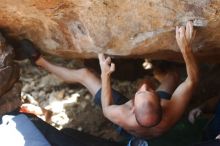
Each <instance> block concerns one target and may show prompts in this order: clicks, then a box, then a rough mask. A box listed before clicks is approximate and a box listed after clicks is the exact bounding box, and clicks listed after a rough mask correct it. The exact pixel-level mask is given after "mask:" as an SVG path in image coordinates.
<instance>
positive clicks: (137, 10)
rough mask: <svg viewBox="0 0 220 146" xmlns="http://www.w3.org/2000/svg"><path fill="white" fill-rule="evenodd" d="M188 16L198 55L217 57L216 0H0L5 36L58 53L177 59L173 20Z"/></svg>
mask: <svg viewBox="0 0 220 146" xmlns="http://www.w3.org/2000/svg"><path fill="white" fill-rule="evenodd" d="M188 20H193V23H194V26H196V29H197V36H196V39H195V41H194V43H193V49H194V52H195V53H196V55H197V57H198V58H199V60H202V61H204V62H215V63H217V62H219V59H218V56H219V55H220V41H219V40H220V1H219V0H135V1H131V0H123V1H118V0H113V1H112V0H41V1H39V0H31V1H30V0H17V1H14V0H0V28H1V29H2V31H3V32H4V34H5V35H6V36H7V37H8V38H12V39H16V40H20V39H23V38H27V39H30V40H32V41H33V42H34V43H35V44H36V45H37V46H38V47H39V48H40V49H41V51H43V52H46V53H49V54H53V55H58V56H61V57H64V58H95V57H97V55H96V54H97V53H99V52H104V53H106V54H110V55H115V56H120V57H126V58H129V57H130V58H135V57H139V58H151V59H164V60H175V61H180V60H182V57H181V54H180V52H179V49H178V47H177V44H176V41H175V31H174V30H175V26H177V25H185V24H186V22H187V21H188Z"/></svg>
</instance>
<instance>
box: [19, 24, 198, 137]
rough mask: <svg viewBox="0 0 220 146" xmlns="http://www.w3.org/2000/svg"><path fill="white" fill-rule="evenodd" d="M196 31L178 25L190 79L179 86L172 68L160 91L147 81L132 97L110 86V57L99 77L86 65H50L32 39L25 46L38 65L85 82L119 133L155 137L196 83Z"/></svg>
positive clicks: (181, 107) (172, 119) (178, 115)
mask: <svg viewBox="0 0 220 146" xmlns="http://www.w3.org/2000/svg"><path fill="white" fill-rule="evenodd" d="M194 34H195V33H194V30H193V25H192V23H191V22H188V23H187V25H186V28H185V27H177V28H176V40H177V44H178V46H179V47H180V51H181V53H182V55H183V58H184V61H185V63H186V70H187V78H186V79H185V80H184V81H183V82H182V83H181V84H180V85H178V83H179V77H178V74H177V72H176V71H169V72H168V73H167V74H166V75H164V77H163V79H162V81H161V85H160V86H159V88H158V89H157V90H153V88H152V87H151V86H150V84H148V82H146V83H144V84H143V85H142V86H141V87H140V88H139V90H138V91H137V92H136V93H135V95H134V98H132V99H130V100H129V99H127V98H126V97H124V96H123V95H121V94H120V93H119V92H117V91H115V90H114V89H112V88H111V84H110V80H111V74H112V73H113V72H114V70H115V66H114V63H112V62H111V58H110V57H107V58H105V57H104V55H103V54H99V63H100V67H101V71H102V72H101V79H100V78H98V77H97V76H96V75H95V74H94V73H92V72H91V71H89V70H88V69H86V68H83V69H78V70H74V69H67V68H64V67H60V66H57V65H54V64H51V63H50V62H48V61H46V60H45V59H44V58H43V57H42V56H40V55H37V50H36V49H35V47H34V46H33V44H32V43H31V42H30V41H27V40H24V41H23V48H24V50H29V52H31V53H29V55H30V56H35V57H30V59H32V60H33V62H35V64H36V65H38V66H40V67H42V68H44V69H46V70H48V71H49V72H51V73H53V74H55V75H57V76H58V77H59V78H61V79H63V80H64V81H65V82H67V83H80V84H82V85H84V86H85V87H86V88H87V89H88V90H89V91H90V93H91V94H92V95H93V96H94V101H95V103H96V104H98V105H99V106H101V107H102V109H103V113H104V116H105V117H106V118H108V119H109V120H110V121H111V122H113V123H114V124H116V125H118V126H119V127H122V128H121V131H120V132H122V133H125V131H127V132H128V133H130V134H131V135H133V136H135V137H142V138H152V137H156V136H159V135H161V134H163V133H164V132H166V131H167V130H169V129H170V128H171V127H172V126H174V125H175V123H176V122H177V121H178V120H179V119H180V118H181V116H182V114H183V113H184V111H185V109H186V107H187V105H188V103H189V101H190V99H191V97H192V93H193V91H194V89H195V87H196V85H197V82H198V73H199V71H198V67H197V63H196V60H195V58H194V55H193V51H192V48H191V42H192V40H193V38H194ZM24 52H25V51H24ZM26 52H27V51H26ZM34 53H35V54H34ZM36 56H37V57H36ZM177 86H178V87H177ZM101 89H102V90H101ZM123 129H124V130H125V131H124V130H123Z"/></svg>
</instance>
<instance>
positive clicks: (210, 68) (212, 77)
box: [20, 58, 220, 140]
mask: <svg viewBox="0 0 220 146" xmlns="http://www.w3.org/2000/svg"><path fill="white" fill-rule="evenodd" d="M49 60H51V59H50V58H49ZM51 61H52V62H54V63H56V64H58V65H61V66H66V67H68V68H74V69H77V68H81V67H83V63H82V61H79V60H74V61H65V60H62V59H56V60H51ZM20 65H21V81H22V82H23V89H22V98H23V99H25V100H24V101H25V102H31V103H32V104H35V105H38V106H41V107H44V108H46V109H49V110H51V111H53V116H52V118H51V122H50V124H51V125H53V126H55V127H56V128H58V129H61V128H65V127H69V128H74V129H77V130H79V131H83V132H86V133H90V134H92V135H95V136H99V137H103V138H107V139H113V140H121V137H120V136H119V135H118V134H117V133H116V132H115V130H114V128H113V125H112V124H111V123H110V122H109V121H108V120H107V119H105V118H104V117H103V114H102V111H101V109H100V108H99V107H97V106H96V105H95V104H94V102H93V97H92V96H91V95H90V94H89V92H88V90H87V89H86V88H84V87H83V86H81V85H79V84H67V83H64V82H62V81H61V80H59V79H58V78H57V77H55V76H54V75H51V74H50V73H48V72H46V71H44V70H43V69H41V68H38V67H36V66H33V65H31V64H30V63H29V62H28V61H27V62H26V61H23V62H20ZM183 67H184V66H183ZM183 69H184V68H183ZM183 71H184V70H183ZM219 73H220V69H219V65H207V64H202V65H201V75H200V78H201V80H200V83H199V86H198V88H197V90H196V92H195V94H194V96H193V99H192V102H191V103H190V105H189V108H188V109H187V111H189V110H190V109H191V108H192V107H194V106H195V105H198V104H200V103H202V102H203V101H204V100H206V99H207V98H210V97H212V96H215V95H217V94H218V91H219V89H218V88H219V87H220V86H219V84H220V82H218V81H219V77H218V75H219ZM182 78H183V79H184V73H183V74H182ZM139 81H140V79H137V80H135V81H119V80H113V83H112V84H113V87H114V88H116V89H117V90H120V91H121V92H122V93H123V94H124V95H125V96H127V97H132V96H133V95H134V93H135V90H136V87H137V86H138V83H139ZM185 115H187V112H186V114H185Z"/></svg>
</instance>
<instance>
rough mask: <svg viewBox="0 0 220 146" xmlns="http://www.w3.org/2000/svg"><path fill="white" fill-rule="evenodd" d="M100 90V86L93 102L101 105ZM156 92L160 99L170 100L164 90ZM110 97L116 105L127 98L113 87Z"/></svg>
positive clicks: (122, 102) (169, 95)
mask: <svg viewBox="0 0 220 146" xmlns="http://www.w3.org/2000/svg"><path fill="white" fill-rule="evenodd" d="M101 92H102V89H101V88H100V89H99V90H98V92H97V93H96V94H95V98H94V101H95V103H96V104H97V105H99V106H100V107H101ZM156 93H157V95H158V96H159V97H160V98H161V99H166V100H170V98H171V94H169V93H167V92H165V91H156ZM112 98H113V102H114V104H116V105H121V104H124V103H126V102H127V101H128V100H129V99H128V98H127V97H125V96H124V95H122V94H121V93H120V92H118V91H116V90H114V89H112Z"/></svg>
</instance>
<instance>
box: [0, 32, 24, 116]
mask: <svg viewBox="0 0 220 146" xmlns="http://www.w3.org/2000/svg"><path fill="white" fill-rule="evenodd" d="M13 57H14V55H13V49H12V48H11V47H10V46H9V45H7V44H6V42H5V39H4V38H3V37H2V35H1V34H0V83H1V84H0V115H2V114H4V113H7V112H11V111H13V110H15V109H16V108H18V107H19V106H20V104H21V100H20V94H21V83H20V82H19V81H18V79H19V67H18V65H17V64H15V63H14V62H13Z"/></svg>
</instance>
